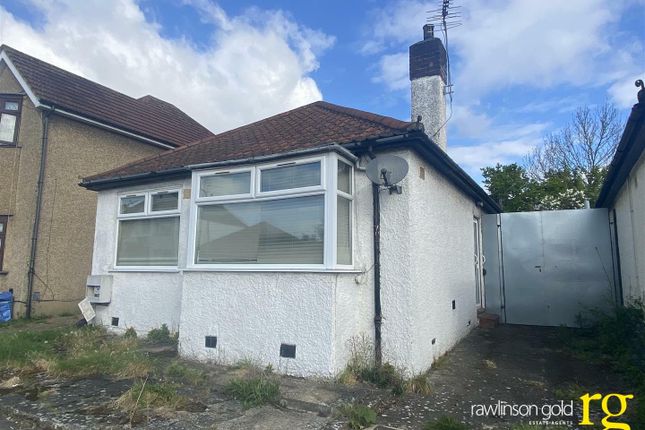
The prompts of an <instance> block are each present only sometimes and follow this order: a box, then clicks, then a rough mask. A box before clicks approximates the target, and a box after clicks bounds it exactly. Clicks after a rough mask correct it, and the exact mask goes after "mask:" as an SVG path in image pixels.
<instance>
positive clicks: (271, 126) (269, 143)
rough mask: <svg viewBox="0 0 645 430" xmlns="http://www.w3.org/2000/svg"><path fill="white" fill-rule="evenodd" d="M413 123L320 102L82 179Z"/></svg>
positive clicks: (383, 133)
mask: <svg viewBox="0 0 645 430" xmlns="http://www.w3.org/2000/svg"><path fill="white" fill-rule="evenodd" d="M413 126H415V124H413V123H410V122H405V121H400V120H398V119H394V118H390V117H385V116H381V115H376V114H373V113H369V112H364V111H360V110H357V109H351V108H347V107H343V106H338V105H334V104H331V103H327V102H323V101H320V102H315V103H311V104H308V105H305V106H302V107H299V108H296V109H293V110H290V111H288V112H284V113H281V114H279V115H275V116H272V117H269V118H266V119H263V120H261V121H258V122H254V123H252V124H248V125H245V126H242V127H239V128H236V129H233V130H230V131H227V132H224V133H221V134H218V135H215V136H212V137H210V138H206V139H203V140H201V141H199V142H195V143H193V144H192V145H190V146H186V147H183V148H178V149H174V150H172V151H168V152H165V153H162V154H159V155H157V156H154V157H150V158H146V159H143V160H139V161H136V162H134V163H130V164H128V165H125V166H122V167H120V168H117V169H114V170H111V171H109V172H105V173H102V174H99V175H95V176H92V177H89V178H86V179H85V181H84V182H85V183H87V182H92V181H97V180H108V179H112V178H119V177H127V176H132V175H138V174H145V173H150V172H155V173H159V172H165V171H170V170H174V169H177V168H182V167H186V166H190V165H195V164H200V163H212V162H222V161H229V160H240V159H246V158H251V157H262V156H267V155H273V154H280V153H286V152H291V151H296V150H302V149H309V148H316V147H321V146H324V145H329V144H341V145H342V144H346V143H350V142H362V141H365V140H369V139H376V138H382V137H389V136H394V135H400V134H403V133H405V132H406V131H408V130H409V129H410V128H411V127H413Z"/></svg>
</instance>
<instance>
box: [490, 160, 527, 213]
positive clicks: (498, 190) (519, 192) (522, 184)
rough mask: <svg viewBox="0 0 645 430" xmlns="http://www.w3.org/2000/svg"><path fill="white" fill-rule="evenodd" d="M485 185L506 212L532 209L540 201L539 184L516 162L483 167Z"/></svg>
mask: <svg viewBox="0 0 645 430" xmlns="http://www.w3.org/2000/svg"><path fill="white" fill-rule="evenodd" d="M482 176H483V177H484V185H485V186H486V189H488V193H489V194H490V196H491V197H492V198H493V199H494V200H495V201H496V202H498V203H499V204H500V206H501V207H502V209H503V210H504V211H505V212H520V211H532V210H535V209H537V205H538V202H539V196H538V186H537V185H538V184H537V183H536V181H534V180H532V179H531V178H530V177H529V175H528V174H527V172H526V170H525V169H524V168H523V167H522V166H519V165H517V164H515V163H513V164H507V165H502V164H499V163H498V164H497V165H496V166H495V167H484V168H483V169H482Z"/></svg>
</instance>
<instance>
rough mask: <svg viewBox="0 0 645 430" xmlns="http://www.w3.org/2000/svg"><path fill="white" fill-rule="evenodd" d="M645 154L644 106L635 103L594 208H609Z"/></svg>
mask: <svg viewBox="0 0 645 430" xmlns="http://www.w3.org/2000/svg"><path fill="white" fill-rule="evenodd" d="M639 145H640V146H639ZM644 152H645V104H643V103H637V104H635V105H634V107H633V108H632V112H631V113H630V115H629V118H628V119H627V123H626V124H625V130H624V131H623V135H622V137H621V139H620V142H619V143H618V147H617V148H616V153H615V154H614V158H613V159H612V160H611V163H610V165H609V171H608V172H607V177H606V179H605V182H604V183H603V185H602V188H601V189H600V194H599V195H598V200H597V201H596V207H597V208H601V207H609V206H611V205H612V204H613V203H614V201H615V200H616V197H617V196H618V193H619V191H620V189H621V187H622V185H623V184H624V182H625V180H626V179H627V177H628V176H629V173H630V172H631V170H632V168H633V167H634V165H635V164H636V163H637V161H638V160H639V159H640V157H641V155H642V154H643V153H644Z"/></svg>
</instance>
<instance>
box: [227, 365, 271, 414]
mask: <svg viewBox="0 0 645 430" xmlns="http://www.w3.org/2000/svg"><path fill="white" fill-rule="evenodd" d="M225 391H226V393H227V394H228V395H229V396H231V397H233V398H234V399H236V400H239V401H241V402H242V405H243V406H244V408H246V409H248V408H252V407H255V406H261V405H264V404H267V403H269V404H276V403H278V401H279V400H280V384H278V381H277V380H276V378H275V377H274V376H273V375H271V374H269V373H266V372H253V374H251V375H249V376H246V377H243V378H235V379H232V380H231V381H230V382H229V383H228V384H227V385H226V387H225Z"/></svg>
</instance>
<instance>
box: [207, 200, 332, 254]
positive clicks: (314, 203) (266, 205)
mask: <svg viewBox="0 0 645 430" xmlns="http://www.w3.org/2000/svg"><path fill="white" fill-rule="evenodd" d="M324 201H325V200H324V196H310V197H297V198H291V199H282V200H271V201H263V202H262V201H261V202H248V203H231V204H225V205H209V206H202V207H200V208H199V214H198V221H197V222H198V224H197V249H196V255H195V262H196V263H197V264H208V263H220V264H222V263H223V264H243V263H248V264H276V263H282V264H322V263H323V239H324V205H325V203H324Z"/></svg>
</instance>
